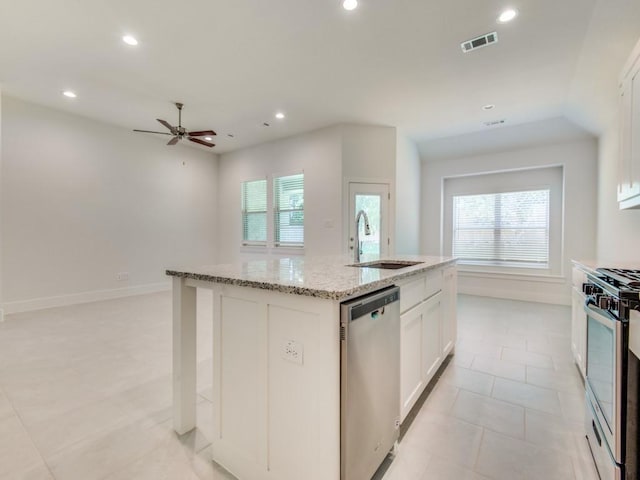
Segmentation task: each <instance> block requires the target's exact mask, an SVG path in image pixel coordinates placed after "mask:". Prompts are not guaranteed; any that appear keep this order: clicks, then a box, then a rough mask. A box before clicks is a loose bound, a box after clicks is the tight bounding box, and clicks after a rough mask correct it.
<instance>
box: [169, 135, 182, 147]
mask: <svg viewBox="0 0 640 480" xmlns="http://www.w3.org/2000/svg"><path fill="white" fill-rule="evenodd" d="M179 140H180V137H173V138H172V139H171V140H169V143H167V145H175V144H176V143H178V141H179Z"/></svg>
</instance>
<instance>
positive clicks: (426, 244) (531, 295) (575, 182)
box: [421, 139, 597, 305]
mask: <svg viewBox="0 0 640 480" xmlns="http://www.w3.org/2000/svg"><path fill="white" fill-rule="evenodd" d="M424 160H425V159H423V164H422V208H423V210H422V219H423V221H422V226H421V239H422V246H423V249H422V253H424V254H428V255H432V254H433V255H437V254H440V252H441V251H442V245H441V238H442V237H441V236H442V221H441V211H442V185H443V179H444V178H446V177H452V176H457V175H469V174H477V173H486V172H496V171H502V170H513V169H522V168H531V167H540V166H548V165H562V166H563V167H564V174H565V204H564V208H565V209H564V221H565V223H564V242H563V246H564V248H563V262H562V265H563V270H562V272H561V275H560V276H559V278H544V277H527V276H522V275H505V274H480V273H465V272H460V275H459V291H460V292H461V293H470V294H476V295H486V296H495V297H502V298H513V299H520V300H531V301H541V302H547V303H561V304H567V305H568V304H570V287H571V260H572V259H588V258H593V257H594V255H595V252H596V245H595V236H596V219H595V215H589V214H588V212H595V211H596V195H595V192H596V160H597V145H596V141H595V140H592V139H587V140H580V141H572V142H568V143H562V144H555V145H544V146H539V147H536V148H527V149H521V150H514V151H507V152H501V153H493V154H487V155H480V156H475V157H466V158H459V159H455V160H446V161H431V162H429V161H426V162H425V161H424ZM523 175H526V172H525V173H523ZM585 213H586V214H585Z"/></svg>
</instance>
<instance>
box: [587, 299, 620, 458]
mask: <svg viewBox="0 0 640 480" xmlns="http://www.w3.org/2000/svg"><path fill="white" fill-rule="evenodd" d="M584 309H585V312H586V314H587V382H586V387H587V398H588V400H589V402H590V403H591V406H592V408H593V411H594V412H595V414H596V417H597V419H598V422H599V424H600V426H601V428H602V433H603V434H604V437H605V439H606V441H607V445H608V446H609V448H610V450H611V454H612V455H613V457H614V460H615V461H616V462H618V463H622V462H623V453H622V451H623V445H622V408H621V404H620V402H621V399H622V389H623V385H622V379H623V373H624V371H623V369H624V363H623V360H624V358H623V352H624V350H623V346H624V345H623V344H624V323H623V322H621V321H620V320H618V319H617V318H616V317H614V316H613V315H611V314H610V313H609V312H607V311H606V310H602V309H601V308H598V307H597V306H596V305H595V304H594V303H593V300H591V299H587V301H586V303H585V307H584Z"/></svg>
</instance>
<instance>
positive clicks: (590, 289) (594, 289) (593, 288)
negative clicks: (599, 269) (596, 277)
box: [582, 283, 602, 295]
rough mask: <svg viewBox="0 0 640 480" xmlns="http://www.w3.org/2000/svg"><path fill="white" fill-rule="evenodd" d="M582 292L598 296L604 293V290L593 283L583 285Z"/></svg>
mask: <svg viewBox="0 0 640 480" xmlns="http://www.w3.org/2000/svg"><path fill="white" fill-rule="evenodd" d="M582 291H583V292H584V293H585V295H596V294H598V293H602V289H601V288H600V287H598V286H597V285H594V284H593V283H583V284H582Z"/></svg>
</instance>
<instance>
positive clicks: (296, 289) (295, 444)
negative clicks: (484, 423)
mask: <svg viewBox="0 0 640 480" xmlns="http://www.w3.org/2000/svg"><path fill="white" fill-rule="evenodd" d="M392 258H393V260H396V261H399V262H407V263H410V262H420V263H418V264H416V265H409V266H406V267H403V268H399V269H395V270H388V269H380V268H372V267H367V266H366V263H367V262H366V261H364V262H363V264H364V265H365V266H358V267H356V266H350V264H351V263H352V260H351V259H350V258H348V257H344V256H332V257H316V258H309V257H295V258H280V259H265V260H252V261H248V262H243V263H239V264H233V265H215V266H205V267H197V268H174V269H170V270H167V274H168V275H170V276H172V277H173V349H174V350H173V389H174V410H173V415H174V417H173V418H174V428H175V430H176V432H178V433H179V434H182V433H185V432H187V431H189V430H191V429H192V428H194V427H195V404H196V335H197V332H196V288H207V289H210V290H213V302H214V303H213V319H212V320H213V327H214V328H213V339H212V341H213V409H214V413H213V419H214V432H213V440H212V454H213V458H214V460H216V461H217V462H218V463H220V464H221V465H223V466H224V467H225V468H227V469H228V470H229V471H230V472H231V473H233V474H234V475H236V476H237V477H238V478H240V479H242V480H263V479H264V480H267V479H274V480H275V479H278V480H288V479H300V478H305V479H309V480H312V479H318V480H320V479H322V480H338V479H339V478H340V303H341V302H343V301H345V300H348V299H352V298H356V297H359V296H361V295H364V294H367V293H370V292H373V291H376V290H379V289H381V288H384V287H387V286H390V285H398V286H400V288H401V290H400V310H401V313H402V315H401V330H402V331H401V357H402V358H401V382H400V383H401V392H398V394H399V395H400V396H401V402H400V404H401V406H402V411H401V412H398V417H400V418H402V419H403V418H404V417H405V416H406V413H407V412H408V410H409V409H410V408H411V406H412V405H413V404H414V403H415V401H416V400H417V398H418V396H419V394H420V393H421V392H422V391H423V390H424V387H426V384H427V383H428V381H429V379H430V378H431V377H432V376H433V374H434V373H435V370H436V369H437V367H438V366H439V365H440V364H441V363H442V361H443V359H444V357H445V356H446V355H447V354H448V353H450V352H451V351H452V349H453V345H454V343H455V280H456V276H455V259H452V258H448V257H430V256H429V257H427V256H395V257H392ZM363 264H361V265H363Z"/></svg>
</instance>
